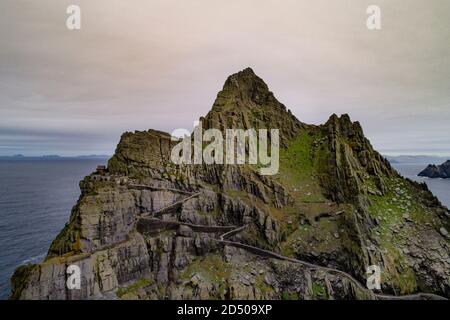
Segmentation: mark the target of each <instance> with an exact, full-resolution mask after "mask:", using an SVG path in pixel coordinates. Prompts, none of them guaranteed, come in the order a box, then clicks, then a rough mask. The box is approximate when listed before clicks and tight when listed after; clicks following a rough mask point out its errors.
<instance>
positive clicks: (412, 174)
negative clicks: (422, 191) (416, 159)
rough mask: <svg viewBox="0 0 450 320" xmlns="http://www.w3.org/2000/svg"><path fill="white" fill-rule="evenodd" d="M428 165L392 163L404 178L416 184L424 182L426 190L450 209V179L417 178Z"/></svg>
mask: <svg viewBox="0 0 450 320" xmlns="http://www.w3.org/2000/svg"><path fill="white" fill-rule="evenodd" d="M427 165H428V163H393V164H392V166H393V167H394V168H395V169H396V170H397V171H398V172H399V173H400V174H401V175H402V176H403V177H405V178H409V179H411V180H414V181H417V182H425V183H426V184H427V185H428V189H430V191H431V192H433V194H434V195H435V196H436V197H437V198H438V199H439V200H440V201H441V203H442V204H443V205H444V206H446V207H447V208H450V179H430V178H425V177H419V176H417V174H418V173H419V172H421V171H422V170H423V169H425V168H426V166H427Z"/></svg>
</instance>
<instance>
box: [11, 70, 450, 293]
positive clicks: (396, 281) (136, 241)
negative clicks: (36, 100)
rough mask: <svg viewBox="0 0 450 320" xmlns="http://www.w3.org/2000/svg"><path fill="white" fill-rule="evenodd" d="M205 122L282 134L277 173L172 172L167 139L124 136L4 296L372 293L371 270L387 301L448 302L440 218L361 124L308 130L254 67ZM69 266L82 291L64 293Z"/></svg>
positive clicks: (334, 122) (445, 221) (224, 168)
mask: <svg viewBox="0 0 450 320" xmlns="http://www.w3.org/2000/svg"><path fill="white" fill-rule="evenodd" d="M201 120H202V123H203V128H204V129H208V128H217V129H220V130H224V129H227V128H240V129H249V128H255V129H259V128H262V129H279V130H280V139H281V145H282V149H281V150H280V171H279V173H278V174H277V175H274V176H262V175H260V174H259V172H258V170H257V168H256V166H252V165H206V164H202V165H175V164H173V163H172V162H171V161H170V153H171V150H172V148H173V147H174V145H175V144H176V143H178V141H176V140H172V139H171V137H170V135H168V134H166V133H163V132H159V131H155V130H149V131H137V132H134V133H130V132H127V133H124V134H123V135H122V137H121V139H120V142H119V144H118V146H117V149H116V152H115V154H114V155H113V157H112V158H111V159H110V160H109V162H108V167H107V170H105V171H104V172H101V173H93V174H91V175H89V176H87V177H85V178H84V179H83V180H82V181H81V182H80V188H81V196H80V199H79V201H78V202H77V204H76V205H75V206H74V208H73V210H72V214H71V217H70V221H69V222H68V223H67V225H66V226H65V227H64V229H63V230H62V231H61V233H60V234H59V235H58V236H57V237H56V239H55V240H54V241H53V243H52V244H51V246H50V248H49V252H48V255H47V257H46V259H45V261H44V262H42V263H41V264H37V265H26V266H22V267H19V268H18V269H17V270H16V272H15V274H14V276H13V278H12V287H13V291H12V298H14V299H101V298H121V299H182V298H183V299H212V298H216V299H361V298H368V299H370V298H376V297H377V296H376V295H374V294H373V293H372V292H370V291H368V290H366V289H365V288H364V287H363V286H362V285H361V284H363V283H365V277H366V268H367V267H368V266H370V265H373V264H376V265H378V266H380V267H381V269H382V290H381V291H382V292H384V293H386V294H390V295H400V294H414V293H417V292H419V291H423V292H428V293H434V294H440V295H444V296H447V297H449V296H450V273H449V272H450V271H449V270H450V258H449V252H450V250H449V246H450V242H449V241H450V238H449V235H448V232H447V230H450V220H449V212H448V210H447V209H446V208H445V207H443V206H442V205H441V204H440V203H439V201H438V200H437V199H436V198H435V197H434V196H433V195H432V194H431V193H430V192H429V190H428V189H427V188H426V186H424V185H420V184H417V183H414V182H412V181H409V180H405V179H403V178H401V177H400V176H399V175H398V174H397V173H396V172H395V171H394V170H393V169H392V168H391V167H390V165H389V163H388V162H387V161H386V160H385V159H384V158H383V157H381V156H380V155H379V154H378V153H377V152H376V151H375V150H374V149H373V148H372V146H371V144H370V142H369V141H368V140H367V139H366V138H365V137H364V134H363V131H362V128H361V126H360V124H359V123H358V122H352V121H351V120H350V117H349V116H348V115H343V116H341V117H338V116H336V115H333V116H332V117H331V118H330V119H329V120H328V121H327V123H326V124H324V125H321V126H314V125H307V124H304V123H302V122H300V121H299V120H297V119H296V118H295V117H294V116H293V115H292V113H291V112H290V111H289V110H287V109H286V107H285V106H284V105H282V104H281V103H279V102H278V101H277V100H276V98H275V97H274V95H273V94H272V93H271V92H270V91H269V89H268V87H267V85H266V84H265V83H264V81H263V80H262V79H260V78H259V77H257V76H256V75H255V74H254V72H253V71H252V70H251V69H246V70H244V71H241V72H239V73H237V74H235V75H232V76H230V77H229V78H228V80H227V81H226V83H225V85H224V88H223V90H222V91H221V92H220V93H219V94H218V96H217V99H216V101H215V103H214V106H213V108H212V110H211V111H210V112H209V113H208V114H207V115H206V116H205V117H204V118H202V119H201ZM244 226H245V228H244ZM224 238H225V239H224ZM299 261H304V262H305V263H303V264H302V263H299ZM70 265H77V266H78V267H79V268H80V270H81V289H79V290H73V289H72V290H71V289H68V288H67V286H66V281H67V278H68V274H67V272H66V271H67V267H68V266H70ZM336 270H340V271H339V272H336ZM378 297H381V295H378ZM415 297H417V295H416V296H415Z"/></svg>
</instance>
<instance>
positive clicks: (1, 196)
mask: <svg viewBox="0 0 450 320" xmlns="http://www.w3.org/2000/svg"><path fill="white" fill-rule="evenodd" d="M105 163H106V159H54V160H53V159H40V160H0V299H6V298H7V297H8V295H9V293H10V285H9V279H10V277H11V275H12V273H13V272H14V269H15V268H16V267H17V266H19V265H21V264H25V263H38V262H40V261H41V260H42V259H43V258H44V257H45V255H46V253H47V250H48V248H49V246H50V243H51V241H52V240H53V239H54V238H55V236H56V235H57V234H58V233H59V231H61V229H62V228H63V227H64V224H65V223H66V222H67V221H68V219H69V216H70V211H71V209H72V207H73V206H74V205H75V203H76V201H77V199H78V197H79V195H80V190H79V187H78V182H79V181H80V180H81V179H82V178H83V177H84V176H86V175H88V174H89V173H91V172H92V171H94V170H95V168H96V166H97V165H99V164H105ZM393 166H394V168H396V169H397V171H399V172H400V174H402V175H403V176H404V177H407V178H410V179H413V180H416V181H420V182H422V181H425V182H426V183H427V184H428V186H429V188H430V190H431V191H432V192H433V193H434V194H435V195H436V196H437V197H438V198H439V199H440V200H441V202H442V203H443V204H444V205H446V206H447V207H450V179H448V180H442V179H428V178H421V177H417V173H418V172H420V171H421V170H422V169H424V168H425V167H426V166H427V164H426V163H401V164H393Z"/></svg>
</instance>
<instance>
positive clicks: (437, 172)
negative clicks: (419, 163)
mask: <svg viewBox="0 0 450 320" xmlns="http://www.w3.org/2000/svg"><path fill="white" fill-rule="evenodd" d="M418 175H419V176H420V177H428V178H441V179H450V160H447V161H445V162H444V163H443V164H441V165H439V166H437V165H434V164H430V165H428V167H426V168H425V169H424V170H423V171H421V172H420V173H419V174H418Z"/></svg>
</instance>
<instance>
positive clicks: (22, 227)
mask: <svg viewBox="0 0 450 320" xmlns="http://www.w3.org/2000/svg"><path fill="white" fill-rule="evenodd" d="M104 163H106V159H37V160H28V159H27V160H25V159H22V160H0V299H6V298H7V297H8V296H9V293H10V283H9V280H10V277H11V275H12V274H13V272H14V270H15V268H16V267H17V266H19V265H21V264H25V263H37V262H40V261H41V260H42V259H43V258H44V257H45V255H46V254H47V250H48V248H49V246H50V243H51V241H52V240H53V239H54V238H55V236H56V235H57V234H58V233H59V231H60V230H61V229H62V228H63V227H64V224H65V223H66V222H67V221H68V219H69V216H70V211H71V209H72V207H73V206H74V205H75V203H76V201H77V199H78V197H79V196H80V189H79V187H78V182H79V181H80V180H81V179H82V178H83V177H84V176H86V175H88V174H89V173H91V172H92V171H94V170H95V168H96V166H97V165H98V164H104Z"/></svg>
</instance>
